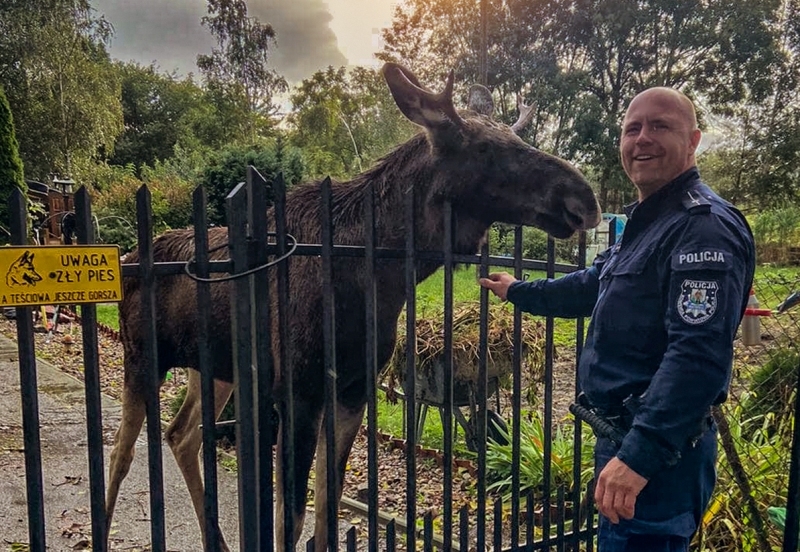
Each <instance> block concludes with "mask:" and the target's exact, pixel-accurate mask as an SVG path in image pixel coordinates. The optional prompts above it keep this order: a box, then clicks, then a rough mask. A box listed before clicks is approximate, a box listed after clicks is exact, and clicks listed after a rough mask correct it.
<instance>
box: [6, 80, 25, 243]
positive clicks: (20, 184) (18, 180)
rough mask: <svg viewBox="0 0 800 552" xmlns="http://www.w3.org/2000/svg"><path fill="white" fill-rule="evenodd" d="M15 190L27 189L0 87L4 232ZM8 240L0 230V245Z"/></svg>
mask: <svg viewBox="0 0 800 552" xmlns="http://www.w3.org/2000/svg"><path fill="white" fill-rule="evenodd" d="M15 189H18V190H21V191H22V192H23V193H25V192H27V190H28V187H27V186H26V185H25V179H24V177H23V173H22V160H21V159H20V157H19V148H18V146H17V137H16V133H15V131H14V118H13V116H12V114H11V108H10V107H9V105H8V100H7V99H6V95H5V93H4V92H3V88H2V87H0V202H2V203H3V205H5V208H3V209H2V210H0V226H1V227H2V228H4V229H6V230H10V229H11V225H10V217H9V211H8V205H9V198H10V197H11V192H12V191H13V190H15ZM9 238H10V235H9V234H6V233H5V232H4V231H2V230H0V243H8V241H9Z"/></svg>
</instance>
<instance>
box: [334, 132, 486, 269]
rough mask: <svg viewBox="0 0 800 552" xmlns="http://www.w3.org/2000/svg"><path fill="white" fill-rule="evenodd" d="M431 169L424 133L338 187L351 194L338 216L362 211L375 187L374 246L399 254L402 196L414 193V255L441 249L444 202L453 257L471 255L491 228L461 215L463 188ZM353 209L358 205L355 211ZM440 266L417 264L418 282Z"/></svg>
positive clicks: (403, 225) (402, 231)
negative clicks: (449, 216) (448, 207)
mask: <svg viewBox="0 0 800 552" xmlns="http://www.w3.org/2000/svg"><path fill="white" fill-rule="evenodd" d="M435 166H436V161H435V159H434V154H432V153H431V147H430V144H429V143H428V141H427V138H426V137H425V135H424V133H420V134H418V135H417V136H415V137H414V138H412V139H411V140H409V141H408V142H406V143H405V144H403V145H401V146H399V147H398V148H397V149H395V150H394V151H393V152H391V153H390V154H388V155H387V156H385V157H384V158H383V159H381V160H380V161H379V162H378V164H377V165H375V167H373V168H372V169H370V170H368V171H366V172H364V173H362V174H360V175H359V176H357V177H356V178H354V179H353V180H352V181H351V182H349V183H344V184H343V185H342V186H343V188H344V189H348V188H349V193H347V192H345V193H344V194H342V195H340V196H339V198H338V199H339V200H340V201H341V203H340V204H339V207H340V209H339V212H340V213H343V212H344V211H346V210H350V211H351V212H352V210H353V209H355V208H358V209H361V208H362V207H363V199H364V194H365V193H366V190H367V189H368V187H369V186H370V185H372V186H374V205H375V225H376V243H377V245H379V246H380V247H386V248H391V249H403V248H404V247H405V241H406V234H407V232H406V208H405V205H406V193H407V191H408V190H409V188H410V187H413V190H414V202H415V212H416V217H415V218H416V220H415V228H414V230H415V236H416V249H417V251H441V250H442V249H443V247H444V235H445V232H444V204H445V198H447V199H450V201H451V204H452V208H453V220H454V244H453V250H454V252H455V253H462V254H470V253H475V252H476V251H477V250H478V247H479V245H480V243H481V239H482V238H483V236H484V234H485V232H486V230H487V228H488V227H489V222H486V221H481V220H478V219H476V218H474V217H471V216H469V215H466V214H465V213H466V210H461V209H459V192H458V190H459V189H461V188H462V186H463V182H459V181H458V180H457V177H449V175H446V174H442V173H441V169H436V168H435ZM335 195H337V194H335ZM346 196H350V197H349V198H348V197H346ZM348 203H349V204H350V205H349V207H348V205H347V204H348ZM355 204H358V205H357V207H356V205H355ZM353 214H355V213H353ZM362 243H363V242H362ZM441 266H442V263H437V262H425V263H421V264H420V265H418V270H417V282H418V283H419V282H421V281H422V280H424V279H425V278H427V277H428V276H430V275H431V274H432V273H433V272H435V271H436V270H437V269H438V268H439V267H441Z"/></svg>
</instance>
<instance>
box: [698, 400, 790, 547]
mask: <svg viewBox="0 0 800 552" xmlns="http://www.w3.org/2000/svg"><path fill="white" fill-rule="evenodd" d="M792 401H794V398H793V396H792ZM724 414H725V416H726V417H727V419H728V425H729V426H730V431H731V439H732V441H733V442H734V443H735V444H736V453H737V455H738V457H739V460H740V461H741V463H742V464H743V466H744V469H745V471H746V476H747V478H748V482H749V486H750V491H751V496H752V498H753V499H754V500H755V502H756V504H757V505H758V509H759V511H760V512H762V515H763V513H764V512H766V511H767V509H768V507H770V506H774V505H776V504H783V503H785V492H786V485H787V483H788V475H789V472H790V470H789V462H790V453H789V447H788V445H787V443H788V441H787V440H786V436H787V435H790V434H791V423H790V422H789V421H788V420H784V421H783V422H780V423H778V424H777V425H776V419H775V418H774V416H773V415H772V414H767V415H765V416H762V417H756V418H748V417H747V414H746V413H745V411H744V409H742V408H741V407H739V406H735V405H733V404H729V406H728V407H727V408H726V409H725V410H724ZM729 460H730V459H729V458H728V456H727V455H726V454H724V453H723V452H722V451H721V452H720V455H719V457H718V461H717V474H718V480H717V485H716V487H715V492H714V495H713V496H712V499H711V503H710V504H709V507H708V510H707V511H706V512H705V514H704V515H703V520H702V531H700V532H699V535H700V537H701V538H700V539H698V540H699V542H697V543H695V544H696V545H697V549H698V550H709V551H723V550H756V549H757V548H756V547H755V543H756V542H758V541H757V539H756V536H755V533H754V529H753V526H754V524H753V520H752V519H751V515H750V512H749V511H748V509H747V506H746V504H747V501H746V500H745V498H744V497H743V495H742V489H741V487H740V485H739V484H738V482H737V481H736V479H735V478H734V477H733V468H732V467H731V465H730V461H729ZM765 529H766V530H767V534H766V535H765V537H766V538H767V539H768V540H769V542H770V543H771V544H772V546H773V547H774V549H780V543H781V537H782V533H779V531H778V530H777V528H776V527H775V526H769V525H768V526H765ZM750 547H752V548H750ZM693 549H694V548H693Z"/></svg>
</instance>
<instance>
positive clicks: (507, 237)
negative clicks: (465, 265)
mask: <svg viewBox="0 0 800 552" xmlns="http://www.w3.org/2000/svg"><path fill="white" fill-rule="evenodd" d="M489 244H490V251H491V253H492V255H506V256H509V257H512V256H514V227H513V226H511V225H509V224H502V223H497V224H493V225H492V227H491V228H490V230H489ZM555 251H556V260H557V261H560V262H564V263H570V264H575V263H577V261H578V238H577V237H576V236H573V237H571V238H568V239H565V240H555ZM522 257H523V258H525V259H538V260H544V259H547V233H546V232H544V231H543V230H539V229H538V228H533V227H531V226H525V227H523V228H522Z"/></svg>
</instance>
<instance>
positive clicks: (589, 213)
mask: <svg viewBox="0 0 800 552" xmlns="http://www.w3.org/2000/svg"><path fill="white" fill-rule="evenodd" d="M564 218H565V220H566V222H567V224H569V226H570V227H571V228H572V229H573V230H589V229H591V228H594V227H595V226H597V225H598V224H600V218H601V217H600V205H599V204H598V203H597V199H595V197H594V194H592V195H591V196H590V198H587V199H584V200H581V199H578V198H576V197H567V198H565V199H564Z"/></svg>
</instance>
